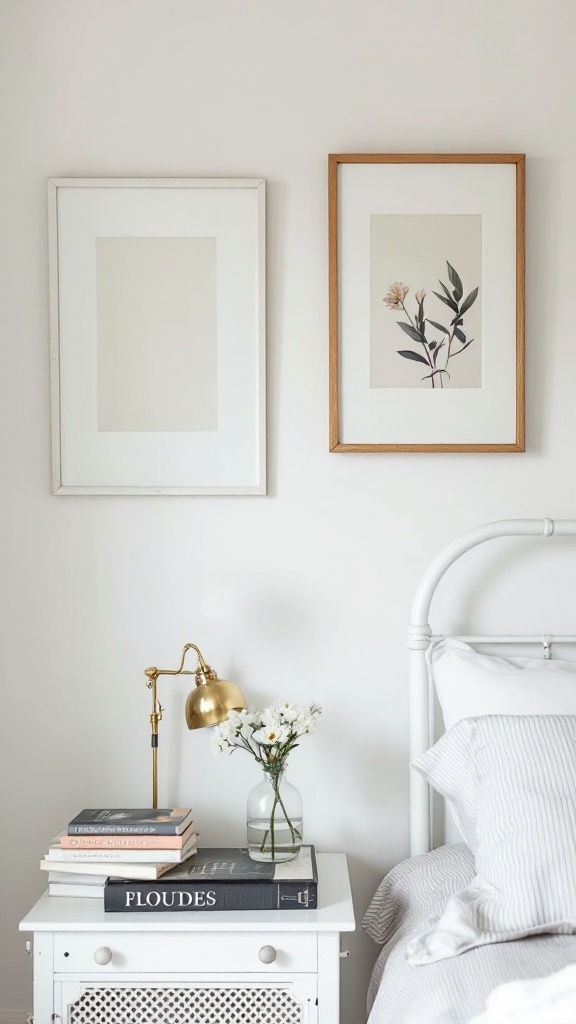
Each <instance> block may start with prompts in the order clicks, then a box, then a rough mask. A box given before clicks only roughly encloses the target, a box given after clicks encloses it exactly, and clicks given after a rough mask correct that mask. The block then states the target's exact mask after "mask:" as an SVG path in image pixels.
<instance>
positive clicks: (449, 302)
mask: <svg viewBox="0 0 576 1024" xmlns="http://www.w3.org/2000/svg"><path fill="white" fill-rule="evenodd" d="M440 284H442V282H440ZM432 295H435V296H436V298H437V299H440V302H444V303H445V304H446V305H447V306H450V309H453V310H454V312H455V313H458V304H457V303H456V302H454V299H447V298H446V297H445V296H444V295H440V292H432Z"/></svg>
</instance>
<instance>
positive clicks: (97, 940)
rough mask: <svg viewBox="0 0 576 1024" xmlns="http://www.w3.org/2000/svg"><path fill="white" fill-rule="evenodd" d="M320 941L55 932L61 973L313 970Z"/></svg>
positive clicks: (309, 937)
mask: <svg viewBox="0 0 576 1024" xmlns="http://www.w3.org/2000/svg"><path fill="white" fill-rule="evenodd" d="M317 966H318V943H317V936H316V934H315V933H310V932H273V931H262V932H203V933H202V934H200V933H194V934H182V932H160V933H158V932H157V933H156V934H145V933H144V934H143V933H138V932H118V931H110V932H100V931H98V932H92V933H90V934H87V933H85V932H57V933H56V934H55V936H54V971H55V972H57V973H59V974H64V973H65V974H70V973H71V974H78V973H82V974H87V973H90V974H108V975H113V974H118V973H124V972H127V971H129V972H134V973H145V972H148V971H154V973H158V972H164V973H168V972H180V971H186V972H194V973H195V972H198V971H210V972H220V971H228V972H230V971H232V972H234V973H238V972H243V971H248V972H252V973H254V972H262V971H270V972H274V973H277V972H278V971H290V972H299V971H316V970H317Z"/></svg>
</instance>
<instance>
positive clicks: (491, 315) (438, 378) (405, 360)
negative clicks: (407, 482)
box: [328, 153, 525, 453]
mask: <svg viewBox="0 0 576 1024" xmlns="http://www.w3.org/2000/svg"><path fill="white" fill-rule="evenodd" d="M328 165H329V166H328V182H329V268H330V272H329V310H330V376H329V393H330V424H329V436H330V442H329V443H330V451H332V452H360V453H363V452H523V451H524V450H525V440H524V302H525V299H524V247H525V229H524V216H525V213H524V207H525V184H524V183H525V156H524V154H522V153H504V154H502V153H479V154H446V153H440V154H438V153H424V154H419V153H408V154H406V153H365V154H362V153H348V154H331V155H330V156H329V160H328ZM460 274H461V275H462V277H460ZM455 356H457V358H456V359H455V358H453V357H455ZM448 361H450V365H449V366H448ZM463 371H465V372H463Z"/></svg>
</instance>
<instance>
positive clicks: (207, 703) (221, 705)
mask: <svg viewBox="0 0 576 1024" xmlns="http://www.w3.org/2000/svg"><path fill="white" fill-rule="evenodd" d="M190 650H193V651H196V654H197V655H198V668H197V669H196V670H195V671H193V672H191V671H190V670H189V669H185V668H184V661H185V659H186V654H187V652H188V651H190ZM146 675H147V677H148V682H147V684H146V685H147V686H148V689H150V690H152V714H151V715H150V725H151V728H152V736H151V745H152V807H158V723H159V722H161V721H162V712H163V710H164V708H163V707H161V705H160V701H159V700H158V692H157V685H156V684H157V680H158V676H195V677H196V688H195V689H194V690H192V692H191V693H189V694H188V697H187V700H186V724H187V726H188V728H189V729H203V728H204V727H205V726H209V725H218V723H219V722H224V721H225V720H226V718H227V717H228V712H229V711H241V710H242V709H243V708H246V707H247V705H246V701H245V699H244V696H243V694H242V693H241V691H240V690H239V689H238V687H237V686H236V685H235V684H234V683H230V682H228V680H226V679H218V676H217V675H216V673H215V671H214V669H212V668H210V666H209V665H207V664H206V662H205V661H204V658H203V657H202V653H201V651H200V649H199V648H198V647H196V644H186V646H185V647H184V649H183V651H182V660H181V662H180V666H179V668H175V669H171V668H147V669H146Z"/></svg>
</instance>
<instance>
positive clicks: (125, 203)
mask: <svg viewBox="0 0 576 1024" xmlns="http://www.w3.org/2000/svg"><path fill="white" fill-rule="evenodd" d="M48 217H49V221H48V227H49V231H48V234H49V274H50V347H51V406H52V492H53V493H54V494H58V495H67V494H126V495H129V494H141V495H156V494H175V495H176V494H178V495H226V494H230V495H232V494H239V495H240V494H246V495H264V494H266V342H265V181H264V180H263V179H261V178H50V179H49V180H48Z"/></svg>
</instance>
